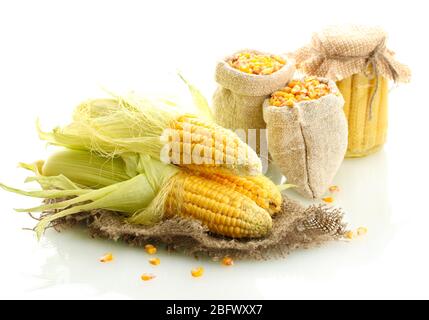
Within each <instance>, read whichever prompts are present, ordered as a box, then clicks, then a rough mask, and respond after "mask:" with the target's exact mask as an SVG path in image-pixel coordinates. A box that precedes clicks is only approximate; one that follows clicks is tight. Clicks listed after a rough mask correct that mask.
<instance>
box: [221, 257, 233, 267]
mask: <svg viewBox="0 0 429 320" xmlns="http://www.w3.org/2000/svg"><path fill="white" fill-rule="evenodd" d="M222 264H223V265H224V266H232V265H233V264H234V260H232V258H231V257H224V258H223V259H222Z"/></svg>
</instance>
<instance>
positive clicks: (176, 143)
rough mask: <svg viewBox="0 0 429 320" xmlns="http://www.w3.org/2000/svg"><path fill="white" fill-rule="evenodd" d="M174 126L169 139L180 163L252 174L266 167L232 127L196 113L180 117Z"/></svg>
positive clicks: (173, 123) (172, 125)
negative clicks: (230, 128) (231, 129)
mask: <svg viewBox="0 0 429 320" xmlns="http://www.w3.org/2000/svg"><path fill="white" fill-rule="evenodd" d="M170 128H171V129H172V131H170V137H169V141H170V143H171V151H172V152H177V154H176V157H174V156H173V159H174V160H176V161H175V163H176V164H179V165H181V166H184V167H186V166H188V165H193V166H195V164H197V165H199V166H201V168H204V169H209V168H210V167H217V168H219V167H220V166H224V167H229V168H241V169H242V171H244V172H247V173H248V174H250V175H254V174H258V173H260V172H261V170H262V169H261V161H260V159H259V158H258V156H257V155H256V153H255V152H253V150H251V149H250V148H249V146H248V145H246V144H245V143H244V142H243V141H241V140H240V138H239V137H238V136H237V135H236V134H234V133H233V132H232V131H230V130H227V129H225V128H223V127H221V126H218V125H216V124H214V123H212V122H209V121H206V120H203V119H199V118H197V117H195V116H192V115H185V116H181V117H179V118H178V119H177V120H175V121H173V122H172V123H171V125H170ZM170 155H171V153H170ZM195 157H198V158H199V159H196V158H195ZM175 158H176V159H175ZM177 160H178V161H177ZM195 160H197V161H195ZM177 162H178V163H177ZM196 162H197V163H196Z"/></svg>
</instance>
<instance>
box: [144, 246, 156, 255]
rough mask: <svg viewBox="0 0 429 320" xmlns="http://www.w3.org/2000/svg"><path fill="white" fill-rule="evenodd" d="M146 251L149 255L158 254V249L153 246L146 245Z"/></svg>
mask: <svg viewBox="0 0 429 320" xmlns="http://www.w3.org/2000/svg"><path fill="white" fill-rule="evenodd" d="M144 249H145V250H146V252H147V253H148V254H155V253H156V251H157V250H156V247H155V246H153V245H151V244H147V245H145V247H144Z"/></svg>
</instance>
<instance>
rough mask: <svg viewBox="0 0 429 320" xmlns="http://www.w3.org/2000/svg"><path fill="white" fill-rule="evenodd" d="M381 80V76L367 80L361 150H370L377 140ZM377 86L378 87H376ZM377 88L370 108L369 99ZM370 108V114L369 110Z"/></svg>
mask: <svg viewBox="0 0 429 320" xmlns="http://www.w3.org/2000/svg"><path fill="white" fill-rule="evenodd" d="M381 82H382V77H378V79H377V78H376V77H374V78H372V79H370V80H369V85H370V88H369V95H368V107H367V111H366V122H365V133H364V140H363V145H362V152H366V151H369V150H372V149H373V148H375V147H376V140H377V126H378V112H379V111H378V110H379V108H380V98H381ZM377 87H378V88H377ZM375 90H377V94H376V95H375V96H374V98H373V103H372V108H371V105H370V103H371V99H372V96H373V94H374V92H375ZM371 110H372V112H371V114H370V111H371Z"/></svg>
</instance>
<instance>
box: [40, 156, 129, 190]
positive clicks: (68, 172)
mask: <svg viewBox="0 0 429 320" xmlns="http://www.w3.org/2000/svg"><path fill="white" fill-rule="evenodd" d="M71 160H73V161H71ZM125 167H126V163H125V162H124V161H123V160H122V159H121V158H102V157H100V156H97V155H95V154H91V153H89V152H87V151H79V150H69V149H65V150H62V151H59V152H56V153H54V154H53V155H52V156H50V157H49V158H48V160H47V161H46V162H45V163H44V164H43V167H42V175H43V176H57V175H61V174H63V175H65V176H66V177H67V178H68V179H70V180H71V181H73V182H74V183H76V184H79V185H82V186H86V187H89V188H91V189H99V188H102V187H106V186H110V185H112V184H115V183H117V182H122V181H125V180H128V179H130V178H131V177H134V176H135V175H136V174H132V175H128V174H127V172H126V168H125Z"/></svg>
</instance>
